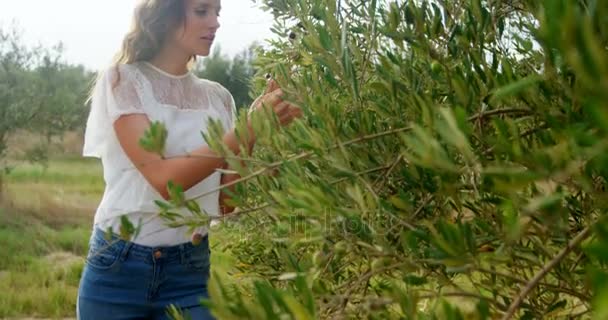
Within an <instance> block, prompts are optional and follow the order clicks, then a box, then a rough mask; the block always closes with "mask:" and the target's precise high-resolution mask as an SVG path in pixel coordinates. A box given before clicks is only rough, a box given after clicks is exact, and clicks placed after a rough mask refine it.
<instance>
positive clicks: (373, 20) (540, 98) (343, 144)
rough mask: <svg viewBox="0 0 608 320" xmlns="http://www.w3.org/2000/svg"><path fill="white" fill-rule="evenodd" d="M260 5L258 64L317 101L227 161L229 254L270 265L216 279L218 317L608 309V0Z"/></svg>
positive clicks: (295, 92) (533, 315)
mask: <svg viewBox="0 0 608 320" xmlns="http://www.w3.org/2000/svg"><path fill="white" fill-rule="evenodd" d="M264 4H265V6H266V8H267V9H268V10H270V11H272V12H273V14H274V15H275V17H276V21H277V22H276V26H275V28H274V29H275V31H276V32H277V33H279V34H280V35H282V38H281V39H280V40H277V41H275V42H274V43H273V49H271V50H269V51H267V52H265V53H264V54H262V55H261V56H260V57H259V59H258V62H257V63H258V65H259V66H260V70H259V71H258V74H264V73H266V72H270V73H272V74H273V75H274V77H275V78H276V79H277V80H278V81H279V83H280V84H281V86H282V87H283V88H284V90H285V91H286V92H287V94H288V97H289V98H290V99H292V100H294V101H297V102H298V103H299V104H300V105H301V106H302V107H303V108H304V111H305V114H306V116H305V119H304V120H303V121H298V122H297V123H295V124H294V125H292V126H291V127H290V128H288V129H284V130H280V131H278V130H277V129H275V128H276V127H275V126H272V125H270V122H271V121H272V119H270V120H269V119H263V117H257V118H255V119H254V120H255V123H254V127H255V129H256V130H257V132H258V145H257V147H256V149H255V153H254V155H253V158H254V159H255V161H245V163H246V165H245V166H242V165H241V162H240V159H233V158H231V159H230V161H229V163H230V165H231V167H232V168H234V169H235V170H237V171H238V172H239V173H240V174H241V176H243V177H244V178H243V179H242V180H241V182H244V181H246V183H240V184H239V185H238V186H237V191H236V195H235V204H236V205H237V206H238V207H239V208H240V209H241V211H240V213H237V214H235V215H233V216H235V217H238V218H239V219H238V220H237V221H236V222H232V219H228V218H226V219H225V220H226V223H227V224H231V225H232V224H234V226H238V228H240V230H242V231H241V232H240V234H241V235H242V236H243V239H242V240H241V241H239V242H238V243H237V244H234V245H232V248H231V250H232V251H233V252H234V253H235V255H236V256H237V257H238V258H239V259H240V260H242V262H243V263H242V269H243V271H244V272H250V273H256V274H259V275H260V276H261V277H263V278H264V279H265V280H264V281H257V282H254V283H253V284H252V285H251V286H249V287H248V290H247V291H243V290H242V288H239V287H227V286H226V285H224V284H223V282H222V281H218V279H217V278H216V279H214V281H213V282H212V284H211V286H210V291H211V296H212V300H213V302H214V303H213V309H214V312H215V313H216V314H217V315H220V316H221V318H222V319H244V318H252V319H259V318H268V319H292V318H293V319H310V318H332V319H333V318H345V317H348V318H372V319H385V318H391V319H392V318H408V319H413V318H421V319H436V318H441V319H463V318H469V319H488V318H491V319H494V318H503V319H510V318H512V317H518V318H522V319H541V318H542V319H545V318H559V317H563V316H564V315H568V316H569V317H574V318H576V317H579V316H590V315H591V314H593V315H594V316H595V317H596V318H598V319H602V318H604V317H605V316H606V314H608V304H607V303H606V296H607V295H608V285H607V280H608V273H607V272H606V268H605V264H606V262H607V261H608V256H607V255H606V252H608V220H607V218H606V210H607V209H608V203H607V202H606V199H608V197H607V195H606V178H607V175H608V171H606V168H608V158H607V156H606V155H607V154H608V152H607V151H608V150H607V148H608V137H607V133H608V130H607V128H608V111H607V110H608V108H607V107H608V105H607V101H608V52H607V48H608V47H607V46H608V2H606V1H595V0H589V1H583V0H580V1H578V0H543V1H537V0H519V1H498V0H442V1H439V0H437V1H422V0H420V1H384V2H381V1H376V0H365V1H363V0H352V1H336V2H334V1H320V0H267V1H264ZM263 82H264V79H262V78H261V77H257V78H256V79H255V83H256V86H257V87H256V88H257V90H258V91H259V90H261V87H262V84H263ZM242 118H244V117H242ZM241 120H242V121H241V123H240V125H239V128H240V129H241V128H243V127H244V126H243V125H244V124H243V123H242V122H243V121H244V120H243V119H241ZM275 120H276V119H275ZM219 133H220V132H213V133H210V135H211V136H212V137H215V138H218V137H219ZM208 140H209V141H212V142H213V141H216V140H217V139H208ZM212 144H213V147H214V148H215V149H216V150H218V152H221V153H223V154H226V155H230V153H229V151H228V150H227V149H226V148H224V147H222V146H221V145H218V144H217V143H212ZM245 160H247V159H245ZM275 170H278V175H275V174H269V173H271V172H273V171H275ZM245 213H248V214H247V215H246V214H245ZM251 248H255V250H252V249H251ZM591 311H593V312H591Z"/></svg>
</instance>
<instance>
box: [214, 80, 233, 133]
mask: <svg viewBox="0 0 608 320" xmlns="http://www.w3.org/2000/svg"><path fill="white" fill-rule="evenodd" d="M215 86H216V91H217V94H218V95H219V97H220V100H221V101H222V106H223V107H224V108H225V110H226V114H227V115H228V119H227V121H226V122H227V125H226V128H225V129H226V130H230V129H232V128H234V127H235V126H236V116H237V115H238V114H237V110H236V104H235V102H234V97H233V96H232V94H231V93H230V91H228V89H226V88H225V87H224V86H222V85H221V84H219V83H215Z"/></svg>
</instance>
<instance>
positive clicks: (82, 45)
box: [0, 0, 273, 70]
mask: <svg viewBox="0 0 608 320" xmlns="http://www.w3.org/2000/svg"><path fill="white" fill-rule="evenodd" d="M136 2H137V1H136V0H18V1H17V0H0V27H1V28H10V27H11V26H13V25H16V26H17V28H18V29H19V30H21V31H22V33H23V40H24V42H25V43H27V44H29V45H34V44H43V45H45V46H47V47H50V46H52V45H55V44H57V43H59V42H62V43H63V45H64V58H65V60H66V61H67V62H69V63H72V64H83V65H85V66H86V67H87V68H89V69H91V70H99V69H103V68H105V66H106V65H108V63H109V62H110V61H111V59H112V57H113V56H114V54H115V53H116V52H117V51H118V49H119V48H120V43H121V41H122V38H123V36H124V34H125V33H126V32H127V31H128V29H129V27H130V25H131V17H132V13H133V8H134V7H135V4H136ZM220 24H221V27H220V29H219V30H218V32H217V34H216V39H215V42H214V44H213V45H214V46H217V45H218V44H219V45H220V46H221V48H222V52H224V53H226V54H228V55H230V56H232V55H234V54H236V53H238V52H240V51H242V50H244V49H245V48H247V47H248V46H249V44H251V43H252V42H254V41H258V42H260V43H264V40H265V39H268V38H271V37H273V34H272V32H271V31H270V27H271V26H272V16H271V15H270V14H268V13H267V12H264V11H262V10H261V9H259V8H258V7H257V6H256V5H255V4H254V3H253V1H252V0H224V1H222V12H221V14H220Z"/></svg>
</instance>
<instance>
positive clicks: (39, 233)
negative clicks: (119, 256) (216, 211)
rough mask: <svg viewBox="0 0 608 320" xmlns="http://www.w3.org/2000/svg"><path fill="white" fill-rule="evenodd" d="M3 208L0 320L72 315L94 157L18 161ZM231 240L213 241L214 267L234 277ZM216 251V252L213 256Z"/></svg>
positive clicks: (218, 233) (89, 214)
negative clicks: (229, 249)
mask: <svg viewBox="0 0 608 320" xmlns="http://www.w3.org/2000/svg"><path fill="white" fill-rule="evenodd" d="M11 165H12V166H13V168H12V170H11V171H10V173H9V174H8V175H7V176H6V177H5V181H4V182H5V184H4V189H3V192H4V194H3V198H2V199H1V200H2V202H0V248H1V250H0V319H2V318H6V317H11V318H12V317H42V318H63V317H74V316H75V308H76V298H77V293H78V283H79V280H80V276H81V273H82V268H83V266H84V257H85V256H86V252H87V249H88V247H87V246H88V240H89V237H90V235H91V231H92V223H93V217H94V213H95V208H96V206H97V204H98V203H99V200H100V199H101V196H102V193H103V188H104V183H103V178H102V172H101V165H100V163H99V162H98V160H95V159H83V158H80V157H74V156H72V157H65V156H64V157H61V158H53V159H51V160H50V162H49V163H48V166H46V167H44V166H42V165H39V164H30V163H27V162H18V161H14V162H12V163H11ZM229 239H230V236H229V235H226V234H225V233H223V230H222V229H221V228H220V229H218V230H214V232H213V234H212V236H211V246H212V256H211V259H212V268H213V269H214V271H216V272H220V273H222V274H229V273H230V270H233V268H234V265H235V258H234V257H233V256H231V254H230V252H226V251H224V250H223V249H222V248H223V247H224V246H223V245H224V244H226V242H227V241H229ZM214 248H215V250H214Z"/></svg>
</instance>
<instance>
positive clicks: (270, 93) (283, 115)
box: [249, 79, 302, 126]
mask: <svg viewBox="0 0 608 320" xmlns="http://www.w3.org/2000/svg"><path fill="white" fill-rule="evenodd" d="M267 108H270V109H272V112H274V113H275V114H276V115H277V118H278V119H279V123H280V124H281V126H286V125H288V124H290V123H291V122H292V121H293V120H294V119H296V118H299V117H301V116H302V109H301V108H300V107H298V106H296V105H295V104H293V103H291V102H287V101H285V100H283V90H282V89H281V88H280V87H279V85H278V84H277V83H276V81H274V80H272V79H271V80H269V81H268V86H267V87H266V91H265V92H264V94H263V95H262V96H260V97H258V98H257V99H256V100H255V101H254V102H253V104H252V105H251V108H250V109H249V115H251V114H253V113H254V112H263V111H265V109H267Z"/></svg>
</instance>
